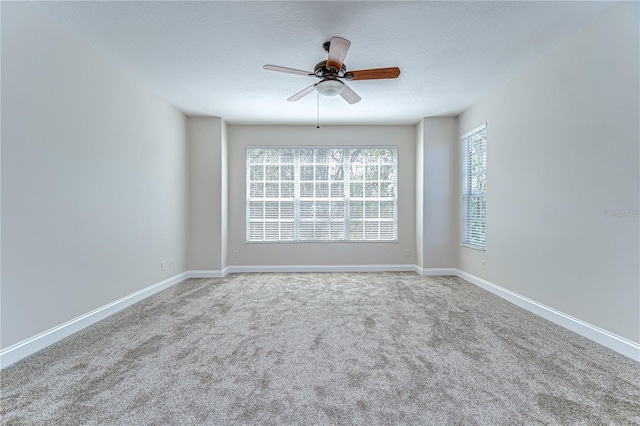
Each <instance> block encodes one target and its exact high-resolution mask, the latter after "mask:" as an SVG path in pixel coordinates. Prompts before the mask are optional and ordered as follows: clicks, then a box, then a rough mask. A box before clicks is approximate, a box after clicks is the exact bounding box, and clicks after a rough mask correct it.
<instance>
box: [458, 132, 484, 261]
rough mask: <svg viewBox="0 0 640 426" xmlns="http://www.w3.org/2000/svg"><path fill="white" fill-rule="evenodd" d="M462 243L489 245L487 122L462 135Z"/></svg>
mask: <svg viewBox="0 0 640 426" xmlns="http://www.w3.org/2000/svg"><path fill="white" fill-rule="evenodd" d="M462 152H463V158H462V235H463V237H462V244H464V245H467V246H470V247H473V248H480V249H482V248H484V247H485V233H486V219H487V214H486V204H487V199H486V198H487V197H486V183H487V125H486V123H485V124H483V125H482V126H480V127H478V128H477V129H475V130H472V131H471V132H469V133H467V134H465V135H464V136H463V137H462Z"/></svg>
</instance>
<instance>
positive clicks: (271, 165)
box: [246, 147, 398, 242]
mask: <svg viewBox="0 0 640 426" xmlns="http://www.w3.org/2000/svg"><path fill="white" fill-rule="evenodd" d="M246 155H247V158H246V160H247V166H246V167H247V222H246V224H247V241H250V242H264V241H269V242H275V241H396V240H397V232H398V231H397V228H398V226H397V216H398V213H397V210H398V209H397V200H398V197H397V194H398V188H397V187H398V183H397V176H398V150H397V148H392V147H367V148H363V147H357V148H344V147H340V148H336V147H322V148H320V147H317V148H316V147H314V148H310V147H304V148H292V147H268V148H267V147H260V148H258V147H249V148H247V151H246Z"/></svg>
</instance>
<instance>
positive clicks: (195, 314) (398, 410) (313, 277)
mask: <svg viewBox="0 0 640 426" xmlns="http://www.w3.org/2000/svg"><path fill="white" fill-rule="evenodd" d="M0 378H1V379H2V383H1V390H2V400H1V403H2V407H1V412H0V413H1V416H2V422H3V424H10V425H13V424H20V425H23V424H27V425H28V424H38V425H75V424H83V425H85V424H87V425H91V424H108V425H137V424H146V425H152V424H157V425H160V424H162V425H165V424H166V425H185V424H198V425H200V424H216V425H232V424H271V425H281V424H363V425H365V424H366V425H372V424H421V425H427V424H437V425H453V424H464V425H473V424H481V425H516V424H517V425H522V424H620V425H627V424H640V365H639V364H638V363H636V362H634V361H632V360H630V359H628V358H625V357H623V356H622V355H619V354H617V353H614V352H613V351H610V350H608V349H606V348H604V347H601V346H599V345H597V344H595V343H593V342H591V341H589V340H586V339H584V338H582V337H580V336H578V335H576V334H573V333H571V332H569V331H567V330H565V329H563V328H560V327H558V326H556V325H555V324H552V323H550V322H548V321H546V320H543V319H541V318H539V317H536V316H534V315H532V314H530V313H528V312H526V311H523V310H521V309H520V308H517V307H516V306H514V305H511V304H509V303H507V302H505V301H503V300H501V299H499V298H498V297H496V296H494V295H492V294H490V293H487V292H485V291H483V290H481V289H479V288H477V287H474V286H472V285H470V284H468V283H466V282H464V281H462V280H460V279H457V278H451V277H421V276H419V275H416V274H414V273H403V272H402V273H339V274H338V273H335V274H234V275H229V276H227V277H225V278H222V279H211V280H188V281H185V282H183V283H181V284H179V285H176V286H174V287H172V288H170V289H168V290H165V291H163V292H161V293H158V294H156V295H155V296H152V297H150V298H148V299H146V300H144V301H142V302H140V303H138V304H136V305H134V306H132V307H130V308H128V309H125V310H123V311H121V312H119V313H117V314H116V315H113V316H111V317H109V318H107V319H106V320H104V321H102V322H100V323H97V324H95V325H93V326H91V327H89V328H87V329H85V330H83V331H81V332H79V333H76V334H75V335H73V336H70V337H69V338H67V339H65V340H63V341H61V342H58V343H56V344H54V345H52V346H50V347H49V348H47V349H45V350H43V351H41V352H39V353H37V354H35V355H33V356H31V357H29V358H27V359H24V360H22V361H20V362H18V363H16V364H14V365H12V366H10V367H7V368H6V369H4V370H3V371H2V372H1V373H0Z"/></svg>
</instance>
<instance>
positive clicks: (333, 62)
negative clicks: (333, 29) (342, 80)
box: [327, 37, 351, 71]
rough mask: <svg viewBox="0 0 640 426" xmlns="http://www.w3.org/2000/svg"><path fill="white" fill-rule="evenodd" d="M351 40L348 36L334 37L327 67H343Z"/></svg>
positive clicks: (338, 68)
mask: <svg viewBox="0 0 640 426" xmlns="http://www.w3.org/2000/svg"><path fill="white" fill-rule="evenodd" d="M349 46H351V42H350V41H349V40H347V39H346V38H342V37H332V38H331V44H330V45H329V58H328V59H327V68H331V67H334V68H335V69H336V70H338V71H339V70H340V68H342V63H343V62H344V58H346V56H347V52H348V51H349Z"/></svg>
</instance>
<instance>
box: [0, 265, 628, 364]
mask: <svg viewBox="0 0 640 426" xmlns="http://www.w3.org/2000/svg"><path fill="white" fill-rule="evenodd" d="M407 271H413V272H416V273H418V274H420V275H425V276H427V275H428V276H435V275H449V276H457V277H459V278H462V279H463V280H465V281H468V282H469V283H471V284H474V285H477V286H478V287H480V288H482V289H484V290H486V291H489V292H491V293H493V294H495V295H497V296H499V297H501V298H503V299H505V300H507V301H509V302H511V303H513V304H515V305H517V306H519V307H521V308H523V309H526V310H527V311H529V312H532V313H534V314H536V315H538V316H540V317H542V318H545V319H547V320H549V321H551V322H553V323H556V324H558V325H559V326H561V327H564V328H566V329H568V330H571V331H573V332H575V333H577V334H579V335H581V336H583V337H586V338H587V339H590V340H593V341H594V342H596V343H599V344H601V345H603V346H605V347H607V348H609V349H612V350H614V351H616V352H618V353H620V354H622V355H625V356H627V357H629V358H631V359H633V360H635V361H638V362H640V345H639V344H638V343H635V342H633V341H631V340H628V339H625V338H624V337H620V336H617V335H615V334H613V333H610V332H608V331H607V330H603V329H601V328H599V327H596V326H594V325H592V324H589V323H587V322H585V321H582V320H580V319H578V318H574V317H572V316H570V315H567V314H565V313H563V312H560V311H558V310H556V309H553V308H550V307H548V306H545V305H543V304H541V303H538V302H536V301H535V300H532V299H529V298H527V297H524V296H521V295H519V294H517V293H514V292H512V291H510V290H507V289H505V288H502V287H500V286H497V285H495V284H493V283H491V282H489V281H486V280H484V279H482V278H479V277H476V276H475V275H471V274H469V273H467V272H464V271H461V270H459V269H456V268H421V267H419V266H417V265H306V266H299V265H282V266H257V265H247V266H242V265H233V266H227V267H225V268H224V269H222V270H192V271H186V272H183V273H181V274H178V275H175V276H173V277H170V278H168V279H166V280H164V281H161V282H159V283H156V284H153V285H151V286H149V287H147V288H144V289H142V290H140V291H137V292H135V293H133V294H130V295H128V296H125V297H123V298H121V299H119V300H116V301H115V302H112V303H109V304H107V305H105V306H102V307H100V308H98V309H94V310H93V311H91V312H88V313H86V314H84V315H81V316H79V317H77V318H74V319H72V320H70V321H67V322H65V323H64V324H60V325H59V326H57V327H54V328H52V329H50V330H47V331H44V332H42V333H40V334H38V335H36V336H33V337H31V338H29V339H26V340H23V341H22V342H19V343H16V344H15V345H12V346H9V347H8V348H6V349H3V350H2V351H0V368H4V367H6V366H9V365H11V364H13V363H15V362H17V361H19V360H21V359H22V358H25V357H27V356H29V355H31V354H33V353H35V352H37V351H39V350H41V349H44V348H45V347H47V346H49V345H51V344H53V343H55V342H57V341H59V340H62V339H64V338H65V337H67V336H70V335H71V334H73V333H75V332H77V331H80V330H82V329H83V328H85V327H88V326H90V325H91V324H94V323H96V322H98V321H100V320H102V319H104V318H106V317H108V316H110V315H113V314H115V313H116V312H118V311H120V310H122V309H124V308H126V307H128V306H131V305H133V304H134V303H136V302H139V301H140V300H142V299H145V298H147V297H149V296H151V295H153V294H155V293H158V292H160V291H162V290H164V289H166V288H169V287H171V286H172V285H175V284H177V283H179V282H182V281H184V280H185V279H188V278H220V277H224V276H225V275H227V274H231V273H239V272H407Z"/></svg>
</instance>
